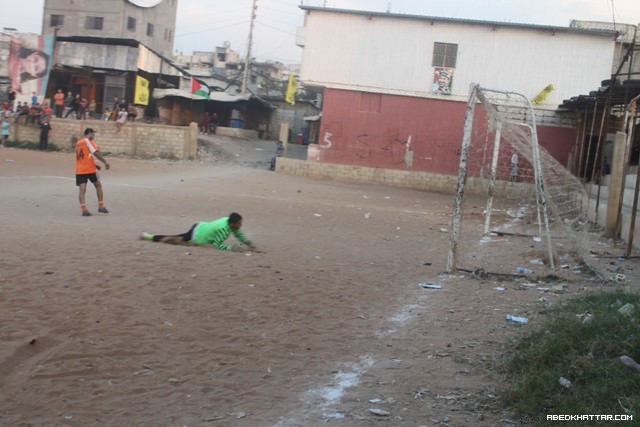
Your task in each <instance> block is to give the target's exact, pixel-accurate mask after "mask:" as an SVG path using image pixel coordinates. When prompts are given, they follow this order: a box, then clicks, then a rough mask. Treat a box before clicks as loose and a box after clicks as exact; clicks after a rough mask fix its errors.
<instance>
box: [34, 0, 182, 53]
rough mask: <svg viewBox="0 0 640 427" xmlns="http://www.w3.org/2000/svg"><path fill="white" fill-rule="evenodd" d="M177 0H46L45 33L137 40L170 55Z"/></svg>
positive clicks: (173, 36) (43, 26) (43, 28)
mask: <svg viewBox="0 0 640 427" xmlns="http://www.w3.org/2000/svg"><path fill="white" fill-rule="evenodd" d="M177 8H178V0H100V1H94V0H45V2H44V14H43V20H42V34H43V35H54V34H57V35H58V36H80V35H82V36H88V37H103V38H117V39H131V40H137V41H139V42H141V43H143V44H144V45H146V46H148V47H149V48H151V49H153V50H154V51H156V52H158V53H159V54H161V55H163V56H165V57H167V58H171V55H172V53H173V42H174V38H175V28H176V13H177Z"/></svg>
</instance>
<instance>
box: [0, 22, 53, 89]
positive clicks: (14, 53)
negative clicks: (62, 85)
mask: <svg viewBox="0 0 640 427" xmlns="http://www.w3.org/2000/svg"><path fill="white" fill-rule="evenodd" d="M52 56H53V36H44V37H43V36H40V35H38V34H17V35H14V36H13V37H11V42H10V46H9V76H10V79H11V89H13V90H14V91H15V92H16V94H17V95H18V96H20V95H22V97H26V96H28V97H30V96H32V95H33V94H34V93H35V95H36V96H37V97H38V98H42V97H44V95H45V91H46V90H47V84H48V83H49V71H50V70H51V58H52Z"/></svg>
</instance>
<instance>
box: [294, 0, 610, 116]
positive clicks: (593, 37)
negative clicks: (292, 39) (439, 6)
mask: <svg viewBox="0 0 640 427" xmlns="http://www.w3.org/2000/svg"><path fill="white" fill-rule="evenodd" d="M435 42H440V43H451V44H456V45H457V46H458V51H457V61H456V65H455V70H454V73H453V81H452V94H451V95H450V96H447V95H434V94H433V93H432V90H431V87H432V83H433V79H434V66H433V64H432V58H433V49H434V43H435ZM614 52H615V41H614V36H613V34H607V33H603V32H596V31H591V32H589V31H586V30H583V31H578V30H570V29H569V28H568V27H564V28H562V27H546V26H532V25H517V24H513V25H509V24H506V23H499V22H494V23H492V22H486V21H461V20H455V19H451V20H446V19H433V18H430V17H408V16H406V15H400V16H398V15H394V14H367V13H349V12H337V11H335V10H332V9H321V8H318V9H317V10H315V9H314V10H311V11H310V12H308V13H307V15H306V17H305V27H304V50H303V59H302V68H301V73H300V80H301V81H303V82H304V84H305V85H318V86H324V87H332V88H340V89H346V90H356V91H367V92H375V93H390V94H399V95H408V96H418V97H441V98H450V99H454V100H463V99H464V100H466V98H467V96H468V93H469V86H470V84H471V83H479V84H480V85H482V86H483V87H488V88H492V89H504V90H511V91H516V92H520V93H522V94H523V95H525V96H527V97H528V98H533V97H535V96H536V95H537V94H538V93H540V91H541V90H542V89H543V88H545V87H546V86H547V85H549V84H553V85H554V87H555V90H553V91H552V92H551V93H550V94H549V95H548V97H547V99H546V100H545V101H544V106H545V107H546V108H550V109H555V107H556V106H557V105H558V104H560V103H562V101H563V100H564V99H568V98H571V97H573V96H576V95H578V94H584V93H589V92H590V91H592V90H594V89H596V88H598V87H599V86H600V82H601V80H603V79H606V78H609V77H610V75H611V67H612V63H613V58H614Z"/></svg>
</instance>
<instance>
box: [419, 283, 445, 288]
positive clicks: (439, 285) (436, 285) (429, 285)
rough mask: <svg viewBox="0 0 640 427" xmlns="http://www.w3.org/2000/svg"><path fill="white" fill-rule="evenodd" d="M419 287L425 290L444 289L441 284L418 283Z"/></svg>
mask: <svg viewBox="0 0 640 427" xmlns="http://www.w3.org/2000/svg"><path fill="white" fill-rule="evenodd" d="M418 286H420V287H421V288H424V289H442V285H441V284H440V283H430V282H421V283H418Z"/></svg>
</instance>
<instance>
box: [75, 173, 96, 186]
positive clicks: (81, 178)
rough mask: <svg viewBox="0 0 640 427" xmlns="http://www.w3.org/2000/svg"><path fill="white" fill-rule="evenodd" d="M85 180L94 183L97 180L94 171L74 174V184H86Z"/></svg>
mask: <svg viewBox="0 0 640 427" xmlns="http://www.w3.org/2000/svg"><path fill="white" fill-rule="evenodd" d="M87 181H91V182H92V183H94V184H95V183H96V182H97V181H98V175H97V174H95V173H84V174H82V175H76V185H78V186H79V185H80V184H86V183H87Z"/></svg>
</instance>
